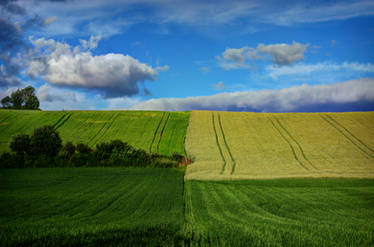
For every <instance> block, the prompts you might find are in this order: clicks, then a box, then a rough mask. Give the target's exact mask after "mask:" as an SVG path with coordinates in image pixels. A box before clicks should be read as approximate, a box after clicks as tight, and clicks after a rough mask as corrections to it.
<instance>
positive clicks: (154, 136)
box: [149, 112, 166, 153]
mask: <svg viewBox="0 0 374 247" xmlns="http://www.w3.org/2000/svg"><path fill="white" fill-rule="evenodd" d="M165 114H166V113H165V112H163V113H162V117H161V119H160V122H158V125H157V127H156V130H155V132H154V133H153V139H152V142H151V145H150V146H149V153H152V146H153V143H154V142H155V139H156V136H157V132H158V129H159V128H160V125H161V123H162V120H163V119H164V116H165Z"/></svg>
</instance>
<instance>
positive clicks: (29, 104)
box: [1, 86, 40, 110]
mask: <svg viewBox="0 0 374 247" xmlns="http://www.w3.org/2000/svg"><path fill="white" fill-rule="evenodd" d="M1 104H2V105H3V108H13V109H30V110H37V109H39V105H40V103H39V99H38V98H37V97H36V96H35V88H33V87H32V86H27V87H25V88H24V89H17V90H16V91H15V92H12V93H11V95H10V97H9V96H6V97H4V98H3V99H2V100H1Z"/></svg>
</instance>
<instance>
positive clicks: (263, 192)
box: [0, 111, 374, 247]
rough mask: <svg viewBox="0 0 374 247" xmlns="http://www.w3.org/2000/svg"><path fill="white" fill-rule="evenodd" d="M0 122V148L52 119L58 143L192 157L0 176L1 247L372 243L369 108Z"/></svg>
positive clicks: (44, 115) (372, 117) (3, 118)
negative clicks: (181, 161)
mask: <svg viewBox="0 0 374 247" xmlns="http://www.w3.org/2000/svg"><path fill="white" fill-rule="evenodd" d="M0 123H1V124H0V131H1V132H0V133H1V134H0V141H1V145H0V148H1V149H0V150H1V151H6V150H8V147H7V143H8V141H9V139H10V137H11V136H12V135H14V134H16V133H29V134H30V133H31V131H32V130H33V128H34V127H37V126H41V125H44V124H49V125H52V126H55V128H57V130H58V132H59V133H60V135H61V136H62V138H63V140H64V141H68V140H70V141H73V142H74V143H78V142H85V143H88V144H89V145H90V146H94V145H95V144H97V143H100V142H103V141H110V140H113V139H121V140H124V141H127V142H128V143H130V144H131V145H134V146H135V147H138V148H143V149H145V150H146V151H147V152H151V153H156V152H157V153H162V154H172V153H173V152H179V153H183V154H184V148H186V152H187V155H188V156H190V157H191V158H192V159H193V161H194V163H192V164H189V165H188V166H187V169H186V171H185V173H183V172H182V171H181V170H182V169H180V170H177V169H171V168H169V169H166V168H164V169H158V168H109V167H107V168H23V169H16V168H14V169H0V246H30V245H35V246H39V245H41V246H43V245H44V246H59V245H60V246H61V245H62V246H82V245H84V246H104V245H109V246H121V245H122V246H148V245H153V246H174V245H175V246H222V245H226V246H339V247H340V246H374V224H373V222H374V206H373V205H374V179H373V178H374V112H356V113H287V114H271V113H234V112H212V111H192V112H191V113H186V112H135V111H134V112H130V111H122V112H114V111H113V112H112V111H103V112H99V111H77V112H75V111H72V112H48V111H46V112H36V111H19V112H16V111H0ZM187 125H188V128H187ZM185 138H186V141H185V142H184V139H185ZM184 144H185V145H184ZM178 169H179V168H178Z"/></svg>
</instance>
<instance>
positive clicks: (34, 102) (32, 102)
mask: <svg viewBox="0 0 374 247" xmlns="http://www.w3.org/2000/svg"><path fill="white" fill-rule="evenodd" d="M39 105H40V103H39V100H38V98H37V97H36V96H35V95H31V96H27V97H26V100H25V106H24V108H25V109H29V110H36V109H39Z"/></svg>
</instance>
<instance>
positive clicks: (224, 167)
mask: <svg viewBox="0 0 374 247" xmlns="http://www.w3.org/2000/svg"><path fill="white" fill-rule="evenodd" d="M212 123H213V130H214V134H215V135H216V142H217V146H218V149H219V153H220V154H221V158H222V160H223V166H222V170H221V174H223V173H224V172H225V169H226V159H225V157H224V156H223V152H222V148H221V146H220V144H219V140H218V134H217V130H216V124H215V121H214V112H212Z"/></svg>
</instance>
